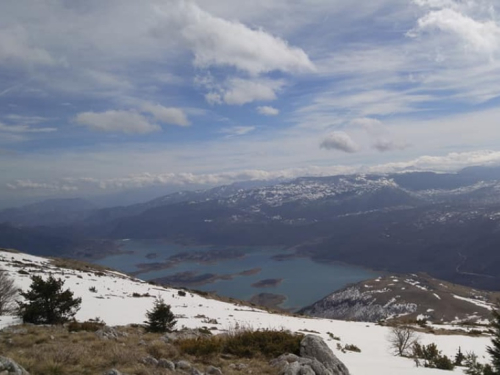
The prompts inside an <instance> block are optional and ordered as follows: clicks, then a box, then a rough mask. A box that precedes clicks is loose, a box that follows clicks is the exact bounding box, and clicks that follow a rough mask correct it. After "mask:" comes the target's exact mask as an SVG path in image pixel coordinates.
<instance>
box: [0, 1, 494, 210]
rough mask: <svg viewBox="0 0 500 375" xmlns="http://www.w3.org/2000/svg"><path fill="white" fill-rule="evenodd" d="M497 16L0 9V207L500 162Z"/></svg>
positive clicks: (360, 8) (289, 6) (386, 6)
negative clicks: (135, 192)
mask: <svg viewBox="0 0 500 375" xmlns="http://www.w3.org/2000/svg"><path fill="white" fill-rule="evenodd" d="M247 3H248V4H247ZM498 11H499V9H497V7H496V6H495V1H493V0H475V1H464V0H408V1H405V0H371V1H369V2H367V1H364V0H351V1H345V0H343V1H339V0H309V1H306V0H304V1H296V0H265V1H264V0H255V1H252V2H245V3H242V2H236V1H232V0H203V1H201V0H191V1H188V0H143V1H140V2H138V1H135V0H119V1H118V0H108V1H101V0H99V1H98V0H86V1H83V0H81V1H80V0H74V1H66V0H40V1H32V0H31V1H30V0H7V1H3V2H2V3H1V4H0V199H2V200H4V202H21V201H23V200H26V199H34V198H37V199H38V198H44V197H54V196H89V195H96V194H109V193H113V192H118V191H122V190H127V189H138V188H148V187H151V186H158V187H162V186H165V188H170V189H172V188H173V187H175V188H178V189H183V188H185V187H190V186H211V185H218V184H225V183H231V182H234V181H238V180H247V179H272V178H277V177H294V176H301V175H328V174H335V173H351V172H391V171H399V170H407V169H416V170H419V169H425V170H438V171H448V170H457V169H459V168H461V167H465V166H468V165H477V164H498V163H499V162H500V151H499V147H498V141H499V139H500V127H499V126H498V119H499V118H500V108H499V99H498V96H499V91H500V62H499V57H500V17H499V16H498ZM4 205H5V203H4Z"/></svg>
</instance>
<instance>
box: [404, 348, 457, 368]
mask: <svg viewBox="0 0 500 375" xmlns="http://www.w3.org/2000/svg"><path fill="white" fill-rule="evenodd" d="M412 354H413V355H412V356H413V358H414V359H415V361H416V363H417V365H418V364H419V363H420V362H419V360H423V361H424V367H429V368H437V369H440V370H453V369H454V368H455V365H454V364H453V362H452V361H451V359H450V358H448V357H447V356H446V355H442V354H441V351H440V350H439V349H438V348H437V345H436V344H434V343H432V344H429V345H427V346H426V345H420V344H419V343H417V342H416V343H414V344H413V347H412Z"/></svg>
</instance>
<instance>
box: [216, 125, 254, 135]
mask: <svg viewBox="0 0 500 375" xmlns="http://www.w3.org/2000/svg"><path fill="white" fill-rule="evenodd" d="M255 129H256V128H255V126H232V127H230V128H223V129H221V130H220V132H221V133H222V134H226V136H227V137H235V136H239V135H245V134H248V133H251V132H253V131H254V130H255Z"/></svg>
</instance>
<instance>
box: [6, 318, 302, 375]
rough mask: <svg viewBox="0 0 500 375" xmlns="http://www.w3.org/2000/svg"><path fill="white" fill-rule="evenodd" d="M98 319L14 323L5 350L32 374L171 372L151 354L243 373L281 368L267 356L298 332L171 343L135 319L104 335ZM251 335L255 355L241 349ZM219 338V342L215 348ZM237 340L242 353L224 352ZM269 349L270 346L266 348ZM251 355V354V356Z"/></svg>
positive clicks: (264, 374)
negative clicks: (112, 335) (59, 323)
mask: <svg viewBox="0 0 500 375" xmlns="http://www.w3.org/2000/svg"><path fill="white" fill-rule="evenodd" d="M97 323H98V322H97ZM95 324H96V322H94V321H90V322H83V323H78V324H75V323H73V328H71V332H70V327H69V324H68V325H67V326H31V325H21V326H16V327H10V328H8V329H6V330H3V331H0V353H2V355H3V356H6V357H9V358H12V359H13V360H14V361H16V362H17V363H19V364H20V365H21V366H22V367H24V368H25V369H26V370H27V371H28V372H29V373H30V374H31V375H68V374H71V375H95V374H102V373H104V372H106V371H109V370H110V369H111V368H116V369H118V370H119V371H121V372H123V373H126V374H129V375H169V374H172V372H169V371H168V370H166V369H161V368H158V367H156V366H154V365H151V364H146V363H144V362H143V359H144V358H145V357H148V356H152V357H154V358H156V359H161V358H165V359H168V360H171V361H174V362H175V361H177V360H181V359H182V360H187V361H188V362H190V363H191V364H192V365H193V366H194V367H196V368H197V369H199V370H200V371H201V372H204V371H205V369H206V368H207V366H208V365H212V366H216V367H219V368H221V369H222V373H223V374H224V375H241V374H242V373H249V372H251V373H253V374H261V375H272V374H276V369H275V368H273V367H271V366H270V365H269V361H268V360H267V358H270V357H271V353H272V350H275V351H278V350H281V349H277V348H279V347H281V348H283V350H284V351H290V350H288V349H289V347H288V346H286V345H284V344H283V343H284V342H288V341H289V340H291V337H293V335H291V334H289V333H269V332H261V333H257V334H251V333H244V335H240V334H239V333H237V334H231V335H224V336H210V337H209V340H208V341H205V340H194V341H193V342H191V345H189V341H188V340H183V342H184V346H181V343H182V341H181V342H173V343H170V342H169V343H166V342H165V341H164V340H162V335H161V334H156V333H146V332H145V331H144V329H143V328H142V327H139V326H133V325H131V326H126V327H115V330H117V332H118V333H119V337H118V338H117V339H116V340H104V339H101V338H99V337H98V336H97V335H96V334H95V332H92V331H93V330H94V329H95V328H96V327H97V326H96V325H95ZM75 327H76V328H75ZM287 336H290V338H289V339H287V340H285V339H284V337H287ZM249 337H251V338H252V341H251V342H252V345H251V347H252V348H253V352H252V353H251V355H250V353H248V352H243V349H242V348H243V346H244V341H243V340H246V339H248V338H249ZM264 337H266V338H264ZM279 337H281V340H279V339H278V338H279ZM228 340H232V341H228ZM280 342H281V344H280ZM297 342H299V340H298V341H297ZM214 343H215V345H216V346H217V345H219V347H216V349H214V348H213V345H214ZM232 344H235V345H236V344H237V345H236V346H235V348H236V349H237V351H236V352H238V353H240V354H241V355H242V357H238V358H236V355H231V356H229V355H227V354H226V355H222V353H224V352H226V353H227V352H229V350H227V347H228V346H229V345H232ZM203 345H204V346H203ZM297 347H298V346H297ZM273 348H274V349H273ZM267 350H271V352H268V353H267V352H266V351H267ZM262 351H264V352H265V353H262ZM189 353H192V354H189ZM264 354H265V355H264ZM279 354H283V353H282V352H280V353H279ZM245 355H246V356H245ZM250 356H251V357H252V358H249V357H250ZM235 363H236V364H242V365H243V366H244V368H245V370H244V371H243V372H242V370H239V369H237V368H235V367H234V364H235Z"/></svg>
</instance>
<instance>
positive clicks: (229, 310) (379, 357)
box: [0, 251, 490, 375]
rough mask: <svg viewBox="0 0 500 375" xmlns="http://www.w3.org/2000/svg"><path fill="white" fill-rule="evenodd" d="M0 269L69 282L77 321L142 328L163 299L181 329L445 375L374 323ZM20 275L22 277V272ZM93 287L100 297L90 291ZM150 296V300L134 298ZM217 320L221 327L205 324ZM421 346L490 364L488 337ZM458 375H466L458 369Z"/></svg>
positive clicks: (26, 268) (119, 279) (77, 276)
mask: <svg viewBox="0 0 500 375" xmlns="http://www.w3.org/2000/svg"><path fill="white" fill-rule="evenodd" d="M0 267H1V268H4V269H6V270H7V271H8V272H9V274H10V276H11V277H13V278H14V279H15V282H16V284H17V285H18V286H19V287H20V288H22V289H27V288H28V287H29V285H30V278H29V277H30V276H31V275H42V276H47V275H48V274H49V273H51V274H53V275H54V276H55V277H58V278H63V279H64V280H65V287H67V288H70V289H71V290H72V291H73V292H74V293H75V295H76V296H78V297H81V298H82V307H81V310H80V311H79V312H78V314H77V316H76V317H77V319H78V320H87V319H91V318H96V317H99V318H101V319H102V320H104V321H105V322H106V323H107V324H108V325H126V324H130V323H142V322H143V321H144V319H145V313H146V311H147V310H148V309H150V308H151V307H152V304H153V299H154V297H155V296H161V297H163V298H164V299H165V301H166V302H167V303H168V304H170V305H171V307H172V311H173V312H174V313H175V314H176V315H177V316H178V327H179V328H180V327H183V326H184V327H189V328H196V327H203V326H209V327H213V326H214V327H217V330H216V331H215V332H216V333H217V332H223V331H225V330H227V329H231V328H234V327H235V326H240V327H252V328H254V329H259V328H263V329H265V328H274V329H288V330H291V331H294V332H300V331H302V332H311V331H312V332H316V333H317V334H318V335H319V336H321V337H322V338H323V339H324V340H325V341H326V342H327V343H328V345H329V346H330V347H331V348H332V350H334V353H335V354H336V355H337V356H338V357H339V358H340V359H341V360H342V361H343V362H344V363H345V364H346V365H347V367H348V368H349V370H350V371H351V374H353V375H369V374H384V375H425V374H429V375H432V374H443V373H442V372H441V371H440V370H433V369H426V368H416V367H415V365H414V363H413V361H411V360H409V359H404V358H399V357H395V356H393V355H392V354H391V352H390V349H389V347H388V342H387V337H388V335H389V329H388V328H387V327H381V326H377V325H375V324H373V323H355V322H344V321H338V320H328V319H319V318H305V317H294V316H285V315H279V314H272V313H268V312H266V311H263V310H259V309H255V308H250V307H246V306H241V305H239V304H231V303H225V302H220V301H217V300H212V299H207V298H204V297H202V296H199V295H197V294H192V293H189V292H188V293H187V294H186V296H180V295H179V294H178V290H176V289H170V288H162V287H158V286H154V285H150V284H148V283H146V282H143V281H141V280H137V279H134V278H131V277H128V276H126V275H123V274H120V273H117V272H113V271H101V270H91V269H88V270H85V271H77V270H73V269H64V268H57V267H55V266H54V265H53V264H52V263H51V261H50V260H48V259H44V258H39V257H35V256H30V255H26V254H21V253H11V252H6V251H0ZM20 271H21V272H20ZM92 287H94V288H95V289H96V290H97V292H92V291H90V288H92ZM134 293H136V295H143V296H144V295H150V297H139V298H138V297H133V294H134ZM210 319H216V320H217V324H212V323H204V322H206V321H208V320H210ZM12 323H15V319H13V318H12V317H0V325H4V326H5V325H8V324H12ZM329 333H332V334H334V335H335V336H338V337H340V338H341V343H342V344H354V345H356V346H358V347H359V348H360V349H361V353H351V352H347V353H342V352H341V351H339V350H337V349H336V346H337V343H338V341H335V340H332V339H330V335H329ZM421 342H422V343H424V344H428V343H431V342H435V343H436V344H437V345H438V347H439V348H440V349H441V350H443V353H444V354H447V355H449V356H453V355H454V354H455V353H456V351H457V350H458V348H459V347H461V350H462V352H468V351H474V352H475V353H476V354H477V355H479V358H480V360H481V361H483V362H485V361H486V360H487V358H488V357H487V354H486V346H487V345H488V344H489V342H490V341H489V339H488V338H487V337H469V336H452V335H440V336H434V335H430V334H421ZM455 373H459V374H460V373H462V370H461V369H456V370H455Z"/></svg>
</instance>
